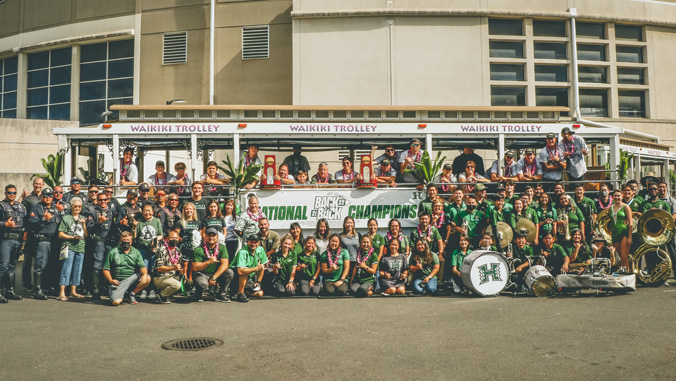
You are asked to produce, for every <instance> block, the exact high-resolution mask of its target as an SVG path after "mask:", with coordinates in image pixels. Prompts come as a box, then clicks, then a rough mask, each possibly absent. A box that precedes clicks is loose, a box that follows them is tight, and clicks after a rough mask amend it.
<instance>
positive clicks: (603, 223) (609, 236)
mask: <svg viewBox="0 0 676 381" xmlns="http://www.w3.org/2000/svg"><path fill="white" fill-rule="evenodd" d="M594 230H595V231H596V232H598V233H599V234H601V235H602V236H603V238H604V239H605V240H606V242H613V217H612V216H611V215H610V208H608V209H604V210H602V211H601V213H599V214H598V216H597V217H596V223H595V225H594Z"/></svg>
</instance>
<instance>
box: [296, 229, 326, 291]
mask: <svg viewBox="0 0 676 381" xmlns="http://www.w3.org/2000/svg"><path fill="white" fill-rule="evenodd" d="M316 247H317V244H316V241H315V237H314V236H308V237H307V238H305V244H304V245H303V252H302V253H301V254H300V255H299V256H298V258H297V264H296V285H297V287H296V291H297V292H298V291H299V290H300V293H301V294H302V295H303V296H309V295H310V294H312V295H314V296H317V295H319V290H320V288H319V280H318V279H319V266H318V264H319V263H318V260H317V252H316Z"/></svg>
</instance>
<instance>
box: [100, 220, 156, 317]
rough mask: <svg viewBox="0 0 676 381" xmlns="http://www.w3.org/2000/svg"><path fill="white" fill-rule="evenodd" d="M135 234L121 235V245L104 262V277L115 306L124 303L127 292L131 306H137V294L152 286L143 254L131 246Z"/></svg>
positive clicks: (109, 253) (113, 249)
mask: <svg viewBox="0 0 676 381" xmlns="http://www.w3.org/2000/svg"><path fill="white" fill-rule="evenodd" d="M132 236H133V234H132V233H131V232H128V231H124V232H122V233H121V235H120V244H119V245H118V246H116V247H114V248H112V249H111V250H110V251H109V252H108V254H106V258H105V259H104V261H103V277H104V278H106V280H107V281H108V283H110V288H109V291H108V295H109V296H110V303H111V304H112V305H113V306H119V305H120V303H122V299H123V298H124V296H125V294H127V291H129V290H132V291H131V292H129V304H136V303H137V302H136V293H138V292H141V291H143V290H144V289H145V288H146V287H148V285H149V284H150V280H151V279H150V275H148V268H147V267H146V265H145V262H144V261H143V257H142V256H141V253H140V252H139V251H138V249H136V248H135V247H132V246H131V242H132Z"/></svg>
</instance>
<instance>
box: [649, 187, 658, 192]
mask: <svg viewBox="0 0 676 381" xmlns="http://www.w3.org/2000/svg"><path fill="white" fill-rule="evenodd" d="M648 190H649V191H651V192H652V191H655V192H657V188H650V189H648Z"/></svg>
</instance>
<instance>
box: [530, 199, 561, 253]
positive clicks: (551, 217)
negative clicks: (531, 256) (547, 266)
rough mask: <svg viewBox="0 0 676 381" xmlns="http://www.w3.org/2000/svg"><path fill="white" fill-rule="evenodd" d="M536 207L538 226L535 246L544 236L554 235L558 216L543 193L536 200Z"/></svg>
mask: <svg viewBox="0 0 676 381" xmlns="http://www.w3.org/2000/svg"><path fill="white" fill-rule="evenodd" d="M538 201H539V203H538V206H537V208H536V209H535V214H536V215H537V217H538V221H539V224H538V225H537V226H538V236H536V237H535V245H536V246H537V245H538V243H539V242H540V240H541V239H542V238H543V237H544V236H545V234H547V233H552V234H555V232H556V219H557V216H558V214H557V213H556V210H555V209H554V207H553V206H552V203H551V201H550V199H549V195H548V194H547V193H543V194H541V195H540V199H539V200H538Z"/></svg>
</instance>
